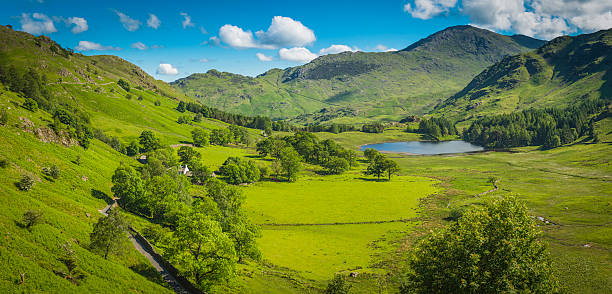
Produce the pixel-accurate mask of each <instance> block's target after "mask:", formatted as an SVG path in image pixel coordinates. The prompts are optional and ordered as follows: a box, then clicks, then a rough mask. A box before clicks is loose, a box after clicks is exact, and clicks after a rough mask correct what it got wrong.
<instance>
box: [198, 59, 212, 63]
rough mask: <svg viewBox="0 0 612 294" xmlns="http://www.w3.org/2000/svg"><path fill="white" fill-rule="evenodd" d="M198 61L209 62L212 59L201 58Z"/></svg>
mask: <svg viewBox="0 0 612 294" xmlns="http://www.w3.org/2000/svg"><path fill="white" fill-rule="evenodd" d="M198 61H199V62H201V63H206V62H209V61H210V60H208V58H200V59H199V60H198Z"/></svg>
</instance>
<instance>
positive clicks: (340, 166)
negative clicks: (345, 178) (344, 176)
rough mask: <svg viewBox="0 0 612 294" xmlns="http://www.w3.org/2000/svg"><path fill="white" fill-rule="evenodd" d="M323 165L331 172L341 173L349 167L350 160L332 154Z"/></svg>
mask: <svg viewBox="0 0 612 294" xmlns="http://www.w3.org/2000/svg"><path fill="white" fill-rule="evenodd" d="M323 167H325V168H326V169H327V171H328V172H329V173H330V174H341V173H343V172H345V171H347V170H348V169H349V162H348V160H346V159H344V158H342V157H336V156H332V157H331V158H330V159H329V160H328V161H327V162H326V163H324V164H323Z"/></svg>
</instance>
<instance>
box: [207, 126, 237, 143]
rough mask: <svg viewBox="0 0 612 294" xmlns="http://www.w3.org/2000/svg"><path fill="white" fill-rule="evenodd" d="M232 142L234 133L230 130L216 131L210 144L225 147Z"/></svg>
mask: <svg viewBox="0 0 612 294" xmlns="http://www.w3.org/2000/svg"><path fill="white" fill-rule="evenodd" d="M230 142H232V132H230V130H229V129H214V130H212V132H211V133H210V143H211V144H215V145H219V146H223V145H227V144H229V143H230Z"/></svg>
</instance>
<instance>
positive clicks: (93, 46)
mask: <svg viewBox="0 0 612 294" xmlns="http://www.w3.org/2000/svg"><path fill="white" fill-rule="evenodd" d="M74 49H76V50H78V51H91V50H95V51H107V50H121V48H118V47H113V46H103V45H100V44H98V43H95V42H90V41H79V45H78V46H76V47H74Z"/></svg>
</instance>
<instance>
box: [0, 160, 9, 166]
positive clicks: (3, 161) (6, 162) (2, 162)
mask: <svg viewBox="0 0 612 294" xmlns="http://www.w3.org/2000/svg"><path fill="white" fill-rule="evenodd" d="M8 166H9V162H8V160H6V159H0V168H7V167H8Z"/></svg>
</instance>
